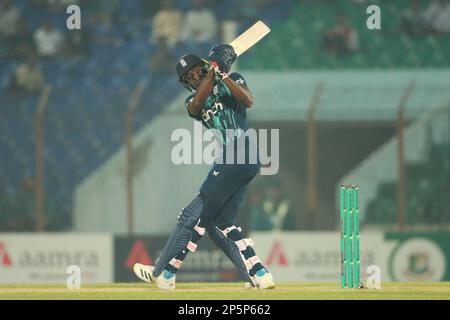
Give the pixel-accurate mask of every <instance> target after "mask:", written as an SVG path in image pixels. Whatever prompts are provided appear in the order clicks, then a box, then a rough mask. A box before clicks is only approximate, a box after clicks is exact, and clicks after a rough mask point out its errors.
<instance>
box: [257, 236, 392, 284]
mask: <svg viewBox="0 0 450 320" xmlns="http://www.w3.org/2000/svg"><path fill="white" fill-rule="evenodd" d="M252 238H253V240H254V241H255V248H256V252H257V254H258V255H259V256H260V258H261V260H262V261H263V264H264V265H265V266H266V267H267V268H268V269H269V270H270V271H271V272H272V273H273V275H274V278H275V280H276V281H278V282H291V281H299V282H315V281H338V280H339V274H340V271H341V254H340V249H339V239H340V235H339V233H338V232H283V233H272V232H256V233H253V234H252ZM361 243H364V244H366V243H371V245H370V246H363V245H362V244H361V250H360V261H361V276H362V278H364V277H365V276H366V275H365V272H364V270H366V268H367V266H369V265H372V264H378V265H379V266H380V268H381V272H382V274H383V271H385V270H386V258H385V255H384V254H383V250H382V248H383V246H384V245H385V244H384V242H383V234H382V233H374V234H370V235H364V236H361Z"/></svg>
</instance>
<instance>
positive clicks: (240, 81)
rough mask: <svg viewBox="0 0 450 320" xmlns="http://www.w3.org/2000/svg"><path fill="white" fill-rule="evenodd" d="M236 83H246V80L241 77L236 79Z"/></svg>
mask: <svg viewBox="0 0 450 320" xmlns="http://www.w3.org/2000/svg"><path fill="white" fill-rule="evenodd" d="M236 83H237V84H245V81H244V79H242V78H239V79H237V80H236Z"/></svg>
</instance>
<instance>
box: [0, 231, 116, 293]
mask: <svg viewBox="0 0 450 320" xmlns="http://www.w3.org/2000/svg"><path fill="white" fill-rule="evenodd" d="M112 262H113V252H112V236H111V235H108V234H98V235H97V234H70V233H69V234H65V233H64V234H49V233H40V234H31V233H29V234H27V233H20V234H18V233H0V283H17V284H20V283H24V284H27V283H39V284H45V283H59V284H64V285H65V284H66V280H67V278H68V277H69V276H70V274H68V273H67V267H68V266H70V265H77V266H79V267H80V270H81V285H83V284H84V283H109V282H112V276H113V264H112Z"/></svg>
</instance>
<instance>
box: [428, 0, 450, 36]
mask: <svg viewBox="0 0 450 320" xmlns="http://www.w3.org/2000/svg"><path fill="white" fill-rule="evenodd" d="M423 19H424V22H425V26H426V28H427V30H428V31H430V32H432V33H437V34H448V33H450V4H449V1H448V0H433V1H432V2H431V3H430V4H429V5H428V7H427V8H426V9H425V12H424V13H423Z"/></svg>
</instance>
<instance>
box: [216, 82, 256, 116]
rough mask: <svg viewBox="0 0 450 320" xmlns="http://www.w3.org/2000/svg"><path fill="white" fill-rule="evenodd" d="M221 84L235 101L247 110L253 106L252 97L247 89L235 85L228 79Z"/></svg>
mask: <svg viewBox="0 0 450 320" xmlns="http://www.w3.org/2000/svg"><path fill="white" fill-rule="evenodd" d="M223 82H224V83H225V84H226V85H227V87H228V89H230V92H231V94H232V95H233V96H234V97H235V98H236V100H237V101H239V102H240V103H242V104H243V105H244V106H246V107H247V108H251V106H252V105H253V96H252V93H251V92H250V89H249V88H247V87H245V86H241V85H239V84H237V83H236V82H234V81H233V79H231V78H230V77H226V78H224V79H223Z"/></svg>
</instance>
